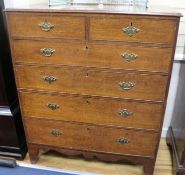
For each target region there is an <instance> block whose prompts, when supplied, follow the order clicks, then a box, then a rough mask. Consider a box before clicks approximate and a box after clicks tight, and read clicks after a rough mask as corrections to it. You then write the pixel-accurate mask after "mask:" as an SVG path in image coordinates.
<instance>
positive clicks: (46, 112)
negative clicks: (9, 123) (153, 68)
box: [20, 92, 163, 131]
mask: <svg viewBox="0 0 185 175" xmlns="http://www.w3.org/2000/svg"><path fill="white" fill-rule="evenodd" d="M20 98H21V104H22V110H23V115H24V116H32V117H34V116H37V117H42V118H46V119H56V120H64V121H76V122H83V123H92V124H97V125H109V126H122V127H128V128H144V129H153V130H156V131H159V129H160V123H161V117H162V112H163V104H150V103H139V102H138V103H136V102H128V101H124V100H116V99H112V98H99V97H98V98H95V97H86V96H79V95H65V94H63V95H56V94H55V95H54V94H40V93H30V92H21V93H20ZM151 121H152V122H151Z"/></svg>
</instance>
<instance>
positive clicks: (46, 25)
mask: <svg viewBox="0 0 185 175" xmlns="http://www.w3.org/2000/svg"><path fill="white" fill-rule="evenodd" d="M39 27H40V28H41V30H42V31H44V32H49V31H50V30H51V29H53V28H54V25H53V24H51V23H49V22H47V21H44V22H42V23H40V24H39Z"/></svg>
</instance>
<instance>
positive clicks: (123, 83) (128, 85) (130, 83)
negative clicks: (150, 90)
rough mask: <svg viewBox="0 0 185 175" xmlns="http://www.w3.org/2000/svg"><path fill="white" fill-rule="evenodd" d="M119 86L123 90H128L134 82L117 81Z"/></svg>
mask: <svg viewBox="0 0 185 175" xmlns="http://www.w3.org/2000/svg"><path fill="white" fill-rule="evenodd" d="M119 86H120V87H121V88H122V89H124V90H130V89H132V88H133V87H134V86H135V83H133V82H121V83H119Z"/></svg>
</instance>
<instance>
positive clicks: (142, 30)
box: [90, 16, 176, 44]
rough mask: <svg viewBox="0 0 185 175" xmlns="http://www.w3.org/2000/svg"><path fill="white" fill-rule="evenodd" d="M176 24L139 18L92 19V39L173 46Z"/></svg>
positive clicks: (103, 17) (169, 21)
mask: <svg viewBox="0 0 185 175" xmlns="http://www.w3.org/2000/svg"><path fill="white" fill-rule="evenodd" d="M175 31H176V22H175V21H172V20H166V19H165V20H163V19H160V20H159V19H156V18H148V19H147V18H146V17H143V16H141V17H138V16H135V17H134V16H132V17H128V16H119V17H109V16H99V17H98V18H97V17H91V18H90V39H91V40H109V41H129V42H142V43H163V44H172V43H173V42H174V39H175V38H174V34H175Z"/></svg>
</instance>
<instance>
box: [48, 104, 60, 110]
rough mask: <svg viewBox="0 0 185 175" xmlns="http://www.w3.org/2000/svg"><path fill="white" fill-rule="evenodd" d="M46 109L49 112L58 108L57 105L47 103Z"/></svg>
mask: <svg viewBox="0 0 185 175" xmlns="http://www.w3.org/2000/svg"><path fill="white" fill-rule="evenodd" d="M47 107H48V108H49V109H51V110H56V109H58V108H59V105H57V104H53V103H48V104H47Z"/></svg>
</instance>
